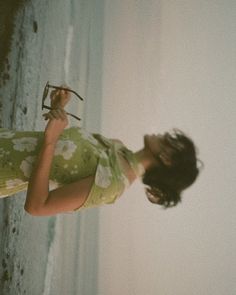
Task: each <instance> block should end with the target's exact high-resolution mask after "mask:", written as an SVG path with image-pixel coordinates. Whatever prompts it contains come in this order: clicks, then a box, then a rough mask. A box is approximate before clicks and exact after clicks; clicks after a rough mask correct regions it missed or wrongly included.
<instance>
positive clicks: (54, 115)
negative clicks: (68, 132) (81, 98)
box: [43, 108, 67, 120]
mask: <svg viewBox="0 0 236 295" xmlns="http://www.w3.org/2000/svg"><path fill="white" fill-rule="evenodd" d="M43 116H44V118H45V120H47V119H61V120H66V119H67V115H66V112H65V111H64V110H63V109H60V108H58V109H53V110H51V111H50V112H48V113H45V114H43Z"/></svg>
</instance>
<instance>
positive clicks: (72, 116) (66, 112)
mask: <svg viewBox="0 0 236 295" xmlns="http://www.w3.org/2000/svg"><path fill="white" fill-rule="evenodd" d="M66 113H67V112H66ZM67 115H70V116H71V117H73V118H75V119H77V120H79V121H80V120H81V119H80V118H79V117H77V116H75V115H73V114H71V113H67Z"/></svg>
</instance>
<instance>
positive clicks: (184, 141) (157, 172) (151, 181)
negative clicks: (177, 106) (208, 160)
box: [142, 129, 203, 208]
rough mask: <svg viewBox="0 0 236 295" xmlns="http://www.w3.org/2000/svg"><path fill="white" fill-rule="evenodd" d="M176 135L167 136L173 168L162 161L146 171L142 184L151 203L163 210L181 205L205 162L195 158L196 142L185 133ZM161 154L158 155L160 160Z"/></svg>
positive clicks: (175, 130) (177, 131)
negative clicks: (199, 166)
mask: <svg viewBox="0 0 236 295" xmlns="http://www.w3.org/2000/svg"><path fill="white" fill-rule="evenodd" d="M173 131H174V135H170V133H167V134H168V136H166V137H164V144H165V146H166V147H167V148H169V149H171V151H172V152H171V159H170V160H171V165H165V164H164V163H163V162H162V161H161V160H160V158H159V161H158V165H156V166H152V167H151V168H149V169H147V170H146V172H145V173H144V175H143V177H142V182H143V183H144V184H145V185H146V186H147V188H146V194H147V197H148V199H149V201H150V202H152V203H155V204H159V205H162V206H163V207H164V208H169V207H173V206H176V205H177V204H178V203H179V202H181V192H182V191H183V190H184V189H186V188H187V187H189V186H190V185H191V184H193V183H194V181H195V180H196V178H197V176H198V174H199V168H198V167H197V163H198V162H200V163H201V164H202V166H203V163H202V162H201V161H200V160H198V159H197V157H196V148H195V146H194V143H193V141H192V140H191V139H190V138H189V137H187V136H186V135H185V134H184V133H183V132H182V131H180V130H178V129H173ZM158 156H159V155H156V158H157V159H158Z"/></svg>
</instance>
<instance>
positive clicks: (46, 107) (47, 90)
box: [42, 82, 84, 121]
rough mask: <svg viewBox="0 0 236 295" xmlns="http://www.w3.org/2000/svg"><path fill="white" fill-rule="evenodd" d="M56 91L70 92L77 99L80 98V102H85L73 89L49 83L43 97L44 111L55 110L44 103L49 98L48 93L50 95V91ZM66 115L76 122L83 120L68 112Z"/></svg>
mask: <svg viewBox="0 0 236 295" xmlns="http://www.w3.org/2000/svg"><path fill="white" fill-rule="evenodd" d="M50 88H51V89H56V90H65V91H68V92H71V93H73V94H75V97H77V98H79V99H80V100H82V101H83V100H84V99H83V98H82V97H81V96H80V95H79V94H78V93H77V92H75V91H74V90H72V89H69V88H66V87H60V86H55V85H51V84H49V82H47V84H46V86H45V87H44V90H43V97H42V110H43V109H47V110H53V108H52V107H49V106H47V105H46V104H45V103H44V102H45V100H46V98H47V96H48V93H49V89H50ZM66 114H67V115H69V116H71V117H73V118H75V119H76V120H79V121H80V120H81V119H80V118H79V117H77V116H75V115H73V114H71V113H68V112H66Z"/></svg>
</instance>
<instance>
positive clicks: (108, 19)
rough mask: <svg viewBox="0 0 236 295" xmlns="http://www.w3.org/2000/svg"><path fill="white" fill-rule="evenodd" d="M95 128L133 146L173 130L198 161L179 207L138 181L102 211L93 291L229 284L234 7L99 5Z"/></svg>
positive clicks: (205, 290) (217, 291)
mask: <svg viewBox="0 0 236 295" xmlns="http://www.w3.org/2000/svg"><path fill="white" fill-rule="evenodd" d="M104 3H105V6H104V7H105V8H104V28H103V31H104V35H103V61H102V70H103V75H102V99H103V101H102V126H101V129H102V133H103V134H104V135H106V136H108V137H111V138H119V139H121V140H122V141H123V142H124V143H125V144H126V145H127V146H128V147H129V148H131V149H132V150H134V151H136V150H138V149H140V148H141V147H142V144H143V135H144V134H145V133H161V132H163V131H165V130H169V129H170V128H173V127H178V128H180V129H182V130H183V131H184V132H186V133H187V134H188V135H189V136H190V137H191V138H192V139H193V140H194V142H195V143H196V146H197V149H198V151H199V158H200V159H201V160H202V161H203V162H204V165H205V167H204V169H203V170H202V171H201V173H200V176H199V178H198V179H197V181H196V183H195V184H194V185H193V186H192V187H191V188H189V189H187V190H186V191H185V192H184V194H183V202H182V204H181V205H179V206H178V207H176V208H173V209H169V210H166V211H165V210H162V209H160V208H158V207H157V206H155V205H153V204H151V203H150V202H148V201H147V199H146V198H145V194H144V190H143V187H142V185H141V183H140V182H137V183H135V184H133V185H132V186H131V187H130V189H129V190H128V191H127V193H125V194H124V196H123V197H122V198H120V199H119V200H118V201H117V202H116V203H115V205H107V206H104V207H103V208H101V209H100V223H99V233H100V238H99V294H101V295H108V294H109V295H110V294H112V295H116V294H124V295H128V294H129V295H130V294H132V295H133V294H135V295H139V294H140V295H141V294H148V295H154V294H165V295H173V294H175V295H180V294H181V295H185V294H186V295H187V294H191V295H195V294H196V295H197V294H208V295H209V294H214V295H222V294H227V295H231V294H232V295H233V294H234V293H233V292H234V291H233V290H235V289H236V286H235V282H236V277H235V276H236V275H235V274H236V255H235V250H234V249H235V246H236V220H235V213H236V209H235V208H236V206H235V205H236V199H235V191H236V184H235V181H234V178H235V165H236V154H235V147H236V136H235V130H234V128H235V126H236V116H235V112H236V102H235V93H236V84H235V81H236V79H235V78H236V52H235V48H236V35H235V31H236V18H235V14H236V3H235V2H234V1H218V0H216V1H203V0H200V1H193V0H188V1H187V0H182V1H171V0H165V1H158V0H156V1H154V0H150V1H134V0H130V1H125V0H121V1H115V0H112V1H105V2H104Z"/></svg>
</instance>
